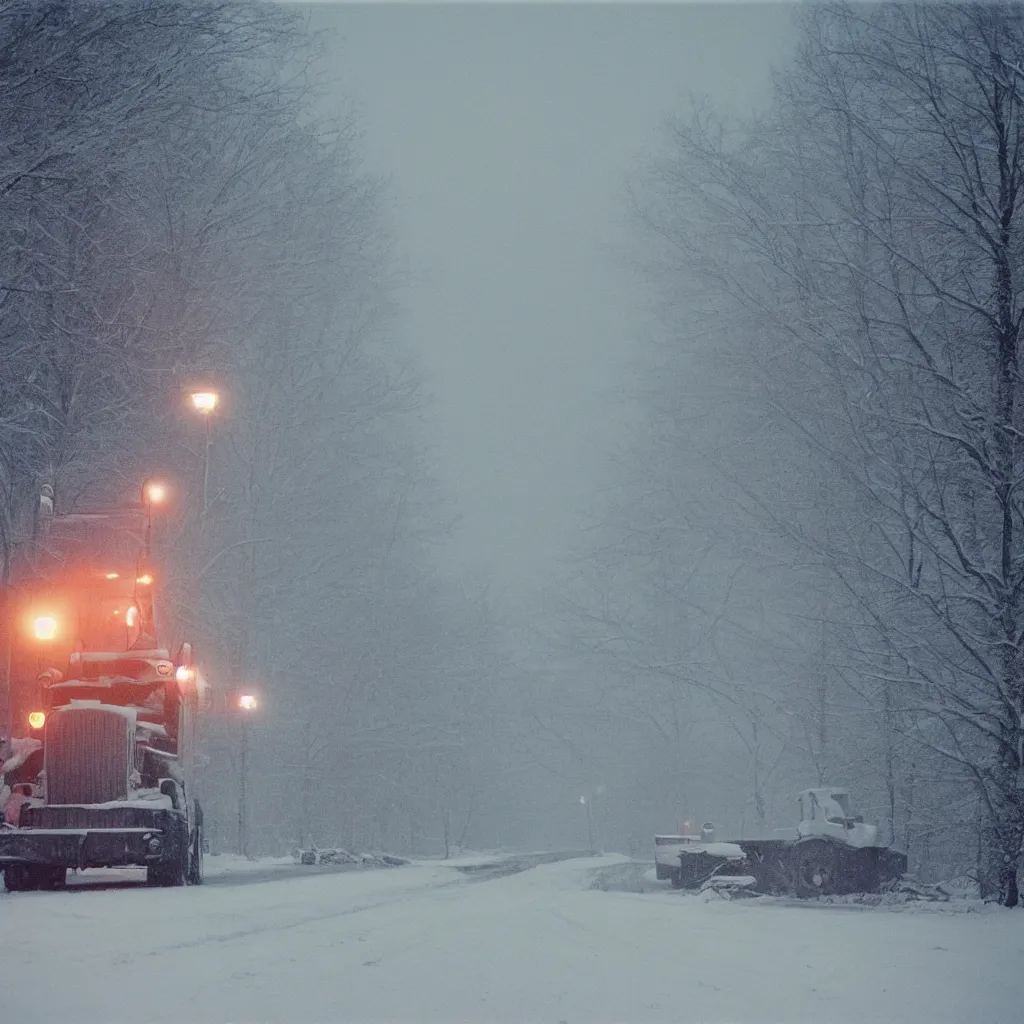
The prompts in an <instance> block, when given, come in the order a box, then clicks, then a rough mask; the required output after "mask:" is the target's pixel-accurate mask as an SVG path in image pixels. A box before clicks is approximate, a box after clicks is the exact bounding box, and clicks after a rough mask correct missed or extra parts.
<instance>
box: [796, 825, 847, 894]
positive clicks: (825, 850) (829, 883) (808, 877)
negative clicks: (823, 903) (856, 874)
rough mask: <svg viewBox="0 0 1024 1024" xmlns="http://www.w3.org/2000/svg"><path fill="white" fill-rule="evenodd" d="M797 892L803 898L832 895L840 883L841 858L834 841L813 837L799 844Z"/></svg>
mask: <svg viewBox="0 0 1024 1024" xmlns="http://www.w3.org/2000/svg"><path fill="white" fill-rule="evenodd" d="M795 857H796V872H795V875H796V878H795V882H796V886H795V887H796V894H797V896H799V897H800V898H801V899H812V898H813V897H815V896H831V895H832V894H833V893H834V892H835V891H836V889H837V887H838V884H839V858H838V857H837V855H836V850H835V847H834V846H833V845H832V843H830V842H828V841H826V840H823V839H811V840H808V841H807V842H805V843H800V844H798V845H797V847H796V850H795Z"/></svg>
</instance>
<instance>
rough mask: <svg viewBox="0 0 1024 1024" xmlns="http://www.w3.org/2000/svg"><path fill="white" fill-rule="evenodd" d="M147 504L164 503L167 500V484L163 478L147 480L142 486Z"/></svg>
mask: <svg viewBox="0 0 1024 1024" xmlns="http://www.w3.org/2000/svg"><path fill="white" fill-rule="evenodd" d="M142 498H143V502H144V504H145V505H147V506H150V505H162V504H163V503H164V502H165V501H166V500H167V484H165V483H164V482H163V481H162V480H147V481H146V483H145V484H144V485H143V488H142Z"/></svg>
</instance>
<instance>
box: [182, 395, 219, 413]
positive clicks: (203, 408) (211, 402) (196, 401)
mask: <svg viewBox="0 0 1024 1024" xmlns="http://www.w3.org/2000/svg"><path fill="white" fill-rule="evenodd" d="M188 397H189V399H190V400H191V402H192V408H193V409H195V410H196V412H198V413H201V414H202V415H203V416H209V415H210V413H211V412H213V411H214V410H215V409H216V408H217V406H218V405H220V395H219V394H217V392H216V391H193V392H192V393H191V394H190V395H189V396H188Z"/></svg>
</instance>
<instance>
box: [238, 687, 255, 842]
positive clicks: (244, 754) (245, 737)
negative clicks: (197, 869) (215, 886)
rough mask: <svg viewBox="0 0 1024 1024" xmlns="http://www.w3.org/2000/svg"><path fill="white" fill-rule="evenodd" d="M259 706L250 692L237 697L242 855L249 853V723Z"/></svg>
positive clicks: (239, 817)
mask: <svg viewBox="0 0 1024 1024" xmlns="http://www.w3.org/2000/svg"><path fill="white" fill-rule="evenodd" d="M259 706H260V702H259V700H258V699H257V698H256V697H255V696H253V694H251V693H243V694H242V695H241V696H239V698H238V709H239V710H240V711H241V712H242V714H241V716H240V718H241V725H242V742H241V748H242V749H241V754H240V756H239V759H238V852H239V853H240V854H241V855H242V856H243V857H247V856H248V855H249V829H248V821H247V814H246V812H247V810H248V808H247V806H246V794H245V788H246V782H247V775H248V757H249V723H250V721H251V716H252V713H253V712H254V711H255V710H256V709H257V708H258V707H259Z"/></svg>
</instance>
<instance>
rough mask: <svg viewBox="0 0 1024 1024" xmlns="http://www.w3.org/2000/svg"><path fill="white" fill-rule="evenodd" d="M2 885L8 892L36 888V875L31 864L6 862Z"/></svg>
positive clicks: (27, 890) (26, 890) (28, 890)
mask: <svg viewBox="0 0 1024 1024" xmlns="http://www.w3.org/2000/svg"><path fill="white" fill-rule="evenodd" d="M4 885H6V886H7V891H8V892H30V891H31V890H32V889H35V888H36V876H35V872H34V871H33V870H32V865H31V864H8V865H7V867H5V868H4Z"/></svg>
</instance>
